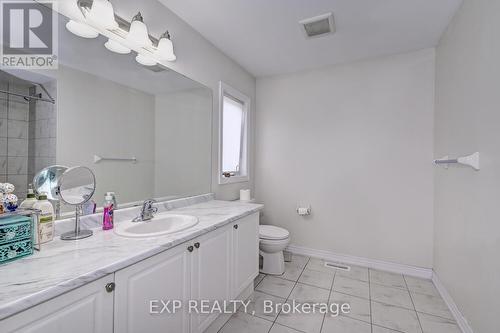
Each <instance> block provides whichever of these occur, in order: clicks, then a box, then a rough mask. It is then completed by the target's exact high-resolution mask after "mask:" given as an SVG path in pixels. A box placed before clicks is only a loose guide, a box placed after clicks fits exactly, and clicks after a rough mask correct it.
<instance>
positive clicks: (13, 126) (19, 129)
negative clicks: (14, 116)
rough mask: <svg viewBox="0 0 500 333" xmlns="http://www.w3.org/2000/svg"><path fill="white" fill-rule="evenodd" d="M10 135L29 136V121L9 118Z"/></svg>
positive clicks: (14, 136)
mask: <svg viewBox="0 0 500 333" xmlns="http://www.w3.org/2000/svg"><path fill="white" fill-rule="evenodd" d="M7 126H8V133H9V134H8V137H9V138H15V139H27V138H28V122H27V121H20V120H11V119H9V120H8V123H7Z"/></svg>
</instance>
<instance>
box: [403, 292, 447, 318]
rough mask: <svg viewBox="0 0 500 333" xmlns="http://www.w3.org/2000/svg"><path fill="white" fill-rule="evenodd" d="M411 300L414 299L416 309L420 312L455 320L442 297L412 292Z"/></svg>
mask: <svg viewBox="0 0 500 333" xmlns="http://www.w3.org/2000/svg"><path fill="white" fill-rule="evenodd" d="M411 298H412V299H413V303H414V304H415V309H416V310H417V311H418V312H423V313H427V314H431V315H435V316H439V317H443V318H447V319H452V320H453V315H452V314H451V312H450V310H449V309H448V306H447V305H446V303H445V302H444V301H443V299H442V298H441V297H435V296H430V295H424V294H418V293H414V292H411Z"/></svg>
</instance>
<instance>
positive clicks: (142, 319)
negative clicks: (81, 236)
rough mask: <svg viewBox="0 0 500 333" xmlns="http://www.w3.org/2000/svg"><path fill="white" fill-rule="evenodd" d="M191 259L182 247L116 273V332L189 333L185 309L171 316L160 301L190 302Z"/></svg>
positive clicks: (184, 247)
mask: <svg viewBox="0 0 500 333" xmlns="http://www.w3.org/2000/svg"><path fill="white" fill-rule="evenodd" d="M190 256H192V254H191V253H190V252H189V251H188V250H187V248H186V245H179V246H177V247H175V248H173V249H170V250H168V251H166V252H163V253H160V254H158V255H155V256H153V257H151V258H148V259H146V260H143V261H141V262H139V263H137V264H134V265H132V266H130V267H127V268H125V269H122V270H120V271H118V272H116V273H115V281H116V292H115V332H120V333H126V332H128V333H138V332H143V333H146V332H147V333H156V332H175V333H183V332H185V333H187V332H189V316H188V314H187V312H186V308H185V307H183V308H182V309H179V310H178V311H177V312H176V313H175V314H174V313H168V312H167V311H163V310H164V309H163V305H162V303H161V301H163V302H165V303H167V301H169V300H170V301H174V300H178V301H181V302H183V303H185V302H186V301H187V300H188V299H189V288H190V286H189V283H190V278H189V277H190V266H189V260H190V258H189V257H190ZM151 302H152V303H151ZM152 305H153V306H152ZM151 309H152V310H153V311H151ZM170 310H172V308H170ZM161 311H163V312H162V313H158V312H161Z"/></svg>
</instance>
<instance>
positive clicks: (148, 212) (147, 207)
mask: <svg viewBox="0 0 500 333" xmlns="http://www.w3.org/2000/svg"><path fill="white" fill-rule="evenodd" d="M155 203H156V200H154V199H146V200H144V202H143V203H142V208H141V214H140V215H139V216H137V217H136V218H135V219H133V220H132V222H139V221H149V220H151V219H152V218H153V217H154V214H156V212H158V207H154V206H153V204H155Z"/></svg>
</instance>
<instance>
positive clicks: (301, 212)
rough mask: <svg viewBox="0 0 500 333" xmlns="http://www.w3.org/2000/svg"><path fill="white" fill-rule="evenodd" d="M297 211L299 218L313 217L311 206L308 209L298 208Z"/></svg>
mask: <svg viewBox="0 0 500 333" xmlns="http://www.w3.org/2000/svg"><path fill="white" fill-rule="evenodd" d="M296 211H297V214H299V216H307V215H311V205H309V206H307V207H297V209H296Z"/></svg>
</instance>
